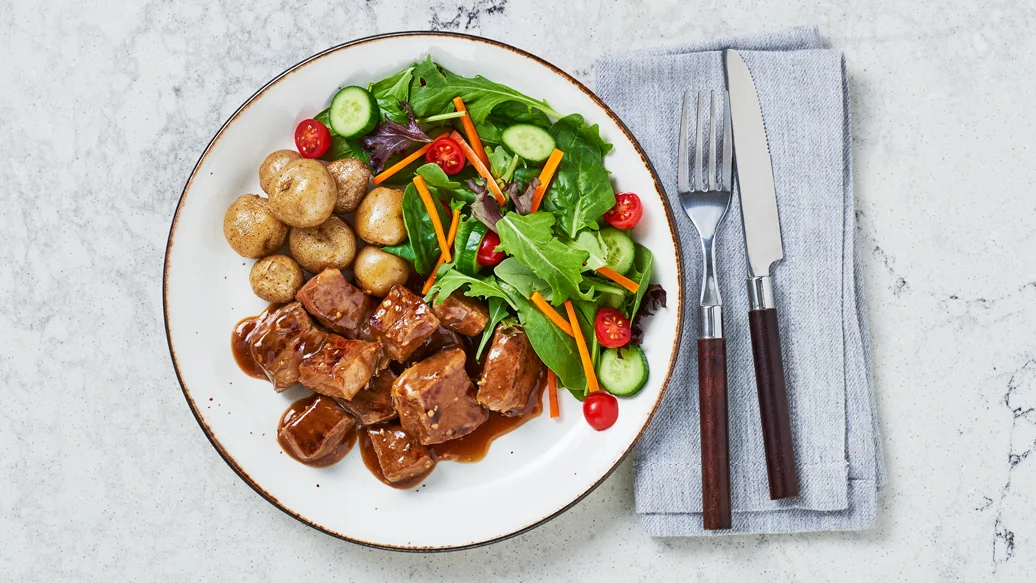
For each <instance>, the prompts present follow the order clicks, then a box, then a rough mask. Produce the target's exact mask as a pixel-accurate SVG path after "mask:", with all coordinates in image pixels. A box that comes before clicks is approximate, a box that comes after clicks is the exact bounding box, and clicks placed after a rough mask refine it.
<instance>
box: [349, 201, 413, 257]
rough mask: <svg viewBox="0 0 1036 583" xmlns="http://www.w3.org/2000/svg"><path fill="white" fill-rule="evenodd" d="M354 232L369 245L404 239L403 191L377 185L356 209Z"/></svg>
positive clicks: (396, 241) (394, 242) (383, 244)
mask: <svg viewBox="0 0 1036 583" xmlns="http://www.w3.org/2000/svg"><path fill="white" fill-rule="evenodd" d="M355 224H356V234H357V235H359V236H360V238H361V239H363V240H364V241H366V242H368V243H370V244H371V245H381V246H385V245H398V244H400V243H402V242H403V241H405V240H406V226H404V225H403V191H402V190H396V189H394V188H385V187H379V188H375V189H374V190H372V191H370V193H368V194H367V196H366V198H364V199H363V202H361V203H360V207H359V208H357V209H356V221H355Z"/></svg>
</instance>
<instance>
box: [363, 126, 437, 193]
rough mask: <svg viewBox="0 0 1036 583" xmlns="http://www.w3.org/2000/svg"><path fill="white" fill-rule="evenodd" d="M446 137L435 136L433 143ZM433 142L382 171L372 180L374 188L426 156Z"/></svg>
mask: <svg viewBox="0 0 1036 583" xmlns="http://www.w3.org/2000/svg"><path fill="white" fill-rule="evenodd" d="M445 135H446V134H445V133H443V134H439V135H438V136H435V137H434V138H432V142H435V140H438V139H439V138H441V137H443V136H445ZM432 142H429V143H427V144H425V145H423V146H421V147H420V148H418V149H417V150H416V151H414V153H412V154H410V155H408V156H407V157H406V158H403V159H402V160H400V161H399V162H396V163H395V164H393V165H392V166H390V167H389V168H387V169H385V170H382V171H381V174H378V175H377V176H375V177H374V178H371V182H373V183H374V186H377V185H379V184H381V183H382V182H385V181H386V180H388V179H389V178H391V177H392V175H393V174H395V173H397V172H399V171H400V170H402V169H404V168H406V167H407V166H409V165H410V163H411V162H413V161H414V160H417V159H418V158H420V157H421V156H424V153H425V152H427V151H428V148H431V147H432Z"/></svg>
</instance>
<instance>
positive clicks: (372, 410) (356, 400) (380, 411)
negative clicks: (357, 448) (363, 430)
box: [336, 370, 397, 425]
mask: <svg viewBox="0 0 1036 583" xmlns="http://www.w3.org/2000/svg"><path fill="white" fill-rule="evenodd" d="M395 380H396V373H394V372H392V371H391V370H383V371H381V372H379V373H378V374H376V375H374V377H373V378H371V382H370V385H369V386H368V387H367V388H366V389H364V390H362V391H359V392H357V393H356V394H355V395H353V397H352V398H351V399H349V400H348V401H347V400H345V399H336V400H337V401H338V404H339V405H341V406H342V407H343V408H344V409H345V410H346V411H348V412H350V413H352V414H353V415H355V416H356V418H357V419H359V420H360V425H374V424H375V423H381V422H382V421H388V420H389V419H395V418H396V417H397V414H396V410H395V409H393V408H392V383H393V381H395Z"/></svg>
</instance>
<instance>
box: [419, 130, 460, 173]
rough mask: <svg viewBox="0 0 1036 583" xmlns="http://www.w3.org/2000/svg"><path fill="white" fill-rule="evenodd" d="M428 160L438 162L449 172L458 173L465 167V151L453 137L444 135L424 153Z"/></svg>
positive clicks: (444, 170) (440, 166) (443, 169)
mask: <svg viewBox="0 0 1036 583" xmlns="http://www.w3.org/2000/svg"><path fill="white" fill-rule="evenodd" d="M424 159H425V161H426V162H432V163H434V164H438V165H439V168H442V171H443V172H445V173H447V174H456V173H458V172H460V171H461V170H463V169H464V152H462V151H461V150H460V145H459V144H458V143H457V142H455V141H454V140H453V139H452V138H447V137H446V136H443V137H441V138H439V139H438V140H435V141H434V142H432V147H431V148H428V151H427V152H425V154H424Z"/></svg>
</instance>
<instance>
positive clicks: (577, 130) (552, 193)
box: [543, 114, 615, 239]
mask: <svg viewBox="0 0 1036 583" xmlns="http://www.w3.org/2000/svg"><path fill="white" fill-rule="evenodd" d="M550 134H551V135H552V136H554V139H555V140H556V141H557V147H558V149H560V150H561V151H562V152H564V153H565V156H564V157H563V158H562V159H561V164H560V165H559V166H558V170H557V172H556V173H555V174H554V179H553V180H552V181H551V183H550V186H549V187H548V188H547V192H546V194H545V195H544V198H543V207H544V208H545V209H546V210H548V211H550V212H552V213H554V214H555V215H556V216H557V218H558V225H559V227H560V228H561V231H562V232H564V233H565V234H566V235H568V237H569V238H570V239H574V238H575V237H576V234H577V233H578V232H579V231H581V230H582V229H585V228H590V229H597V228H598V224H597V219H599V218H600V217H601V215H603V214H604V213H605V212H607V211H608V210H609V209H611V208H612V207H613V206H615V191H614V189H612V185H611V181H610V180H609V178H608V174H609V173H608V170H606V169H605V167H604V156H605V154H607V153H608V152H609V151H610V150H611V148H612V146H611V144H609V143H607V142H605V141H604V140H603V139H602V138H601V135H600V131H599V129H598V127H597V125H592V126H587V125H586V122H585V121H584V120H583V116H581V115H579V114H574V115H570V116H568V117H565V118H562V119H560V120H558V121H557V123H555V124H554V125H553V126H551V128H550Z"/></svg>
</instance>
